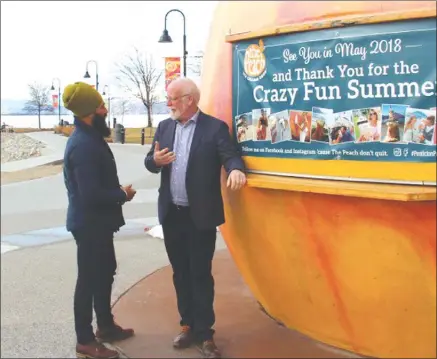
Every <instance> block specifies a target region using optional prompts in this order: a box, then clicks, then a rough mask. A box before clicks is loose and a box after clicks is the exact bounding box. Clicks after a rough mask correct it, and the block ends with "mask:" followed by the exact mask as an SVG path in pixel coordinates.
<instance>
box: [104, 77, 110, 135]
mask: <svg viewBox="0 0 437 359" xmlns="http://www.w3.org/2000/svg"><path fill="white" fill-rule="evenodd" d="M106 94H108V127H109V128H111V96H110V95H109V86H108V85H105V86H103V93H102V95H103V96H106Z"/></svg>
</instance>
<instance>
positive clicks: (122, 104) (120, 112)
mask: <svg viewBox="0 0 437 359" xmlns="http://www.w3.org/2000/svg"><path fill="white" fill-rule="evenodd" d="M131 108H132V107H131V102H130V100H129V99H128V98H119V99H116V101H115V104H114V105H113V106H112V113H113V114H114V115H117V116H121V123H122V124H123V118H124V115H127V114H129V112H130V111H131Z"/></svg>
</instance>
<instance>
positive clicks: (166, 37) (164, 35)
mask: <svg viewBox="0 0 437 359" xmlns="http://www.w3.org/2000/svg"><path fill="white" fill-rule="evenodd" d="M173 11H175V12H178V13H179V14H181V15H182V17H183V19H184V36H183V51H184V55H183V58H184V70H183V71H184V77H187V55H188V52H187V35H186V34H185V15H184V13H183V12H182V11H181V10H178V9H172V10H170V11H168V12H167V14H165V19H164V31H163V32H162V35H161V37H160V38H159V40H158V42H160V43H170V42H173V40H172V39H171V37H170V35H169V34H168V31H167V16H168V14H170V13H171V12H173Z"/></svg>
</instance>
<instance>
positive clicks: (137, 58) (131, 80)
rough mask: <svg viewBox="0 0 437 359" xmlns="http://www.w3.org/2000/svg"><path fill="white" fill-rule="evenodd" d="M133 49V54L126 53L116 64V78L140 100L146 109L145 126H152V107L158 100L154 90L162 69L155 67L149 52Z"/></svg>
mask: <svg viewBox="0 0 437 359" xmlns="http://www.w3.org/2000/svg"><path fill="white" fill-rule="evenodd" d="M134 50H135V54H134V55H133V56H131V55H127V56H126V60H125V61H124V62H123V63H122V64H116V65H117V67H118V69H119V71H120V76H118V77H117V79H118V80H119V81H120V82H121V86H122V87H123V88H124V89H125V90H126V91H127V92H130V93H131V94H132V95H133V96H134V97H136V98H137V99H139V100H141V102H142V103H143V105H144V107H145V108H146V110H147V127H152V123H153V122H152V108H153V105H154V104H156V103H157V102H158V97H157V95H156V94H155V92H156V88H157V85H158V83H159V80H160V79H161V76H162V71H160V70H158V69H157V68H156V67H155V63H154V61H153V56H152V55H151V54H142V53H141V52H140V51H139V50H138V49H137V48H134Z"/></svg>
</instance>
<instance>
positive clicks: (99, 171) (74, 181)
mask: <svg viewBox="0 0 437 359" xmlns="http://www.w3.org/2000/svg"><path fill="white" fill-rule="evenodd" d="M75 125H76V128H75V130H74V132H73V133H72V134H71V136H70V138H69V139H68V141H67V146H66V148H65V153H64V182H65V187H66V188H67V193H68V211H67V230H68V231H71V232H73V231H77V230H79V229H85V230H87V229H94V230H96V229H97V230H105V231H106V230H110V231H113V232H116V231H118V230H119V229H120V227H121V226H123V225H124V224H125V222H124V218H123V213H122V209H121V206H122V204H123V203H124V202H125V201H126V193H125V192H124V191H123V190H122V189H121V188H120V183H119V180H118V175H117V166H116V164H115V159H114V155H113V154H112V151H111V149H110V148H109V145H108V144H107V143H106V141H105V140H104V138H103V137H102V135H100V134H99V133H98V132H97V131H96V130H95V129H93V128H92V127H91V126H88V125H86V124H84V123H82V122H81V121H80V120H77V119H76V120H75Z"/></svg>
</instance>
